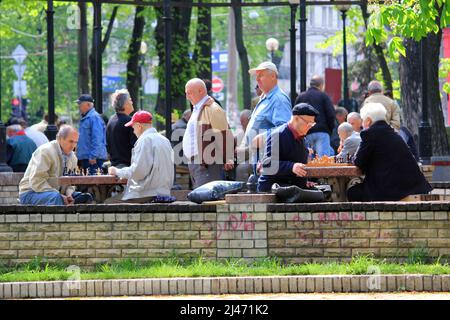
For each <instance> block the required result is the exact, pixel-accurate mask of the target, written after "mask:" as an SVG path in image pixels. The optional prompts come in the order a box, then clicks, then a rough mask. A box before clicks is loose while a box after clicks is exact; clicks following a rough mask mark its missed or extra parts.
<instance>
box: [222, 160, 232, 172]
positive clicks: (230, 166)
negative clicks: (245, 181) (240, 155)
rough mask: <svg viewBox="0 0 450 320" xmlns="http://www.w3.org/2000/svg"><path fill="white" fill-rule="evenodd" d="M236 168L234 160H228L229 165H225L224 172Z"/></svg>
mask: <svg viewBox="0 0 450 320" xmlns="http://www.w3.org/2000/svg"><path fill="white" fill-rule="evenodd" d="M233 168H234V161H233V160H228V161H227V163H225V164H224V165H223V170H225V171H230V170H232V169H233Z"/></svg>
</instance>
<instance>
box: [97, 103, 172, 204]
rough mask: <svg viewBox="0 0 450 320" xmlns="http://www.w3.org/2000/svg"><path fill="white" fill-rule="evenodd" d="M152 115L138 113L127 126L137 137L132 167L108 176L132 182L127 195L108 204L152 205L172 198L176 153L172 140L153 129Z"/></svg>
mask: <svg viewBox="0 0 450 320" xmlns="http://www.w3.org/2000/svg"><path fill="white" fill-rule="evenodd" d="M152 120H153V117H152V114H151V113H150V112H147V111H138V112H136V113H135V114H134V115H133V118H132V119H131V121H129V122H128V123H126V124H125V126H127V127H132V128H133V131H134V134H135V135H136V137H137V141H136V144H135V145H134V148H133V152H132V155H131V165H130V166H129V167H124V168H122V169H119V168H116V167H114V166H112V167H109V168H108V173H109V174H111V175H116V176H118V177H119V178H121V179H128V182H127V186H126V187H125V191H124V192H123V193H121V194H119V195H117V196H115V197H113V198H110V199H107V200H106V201H105V203H113V202H130V203H145V202H151V201H152V200H153V199H154V198H155V197H157V196H162V197H170V189H171V188H172V185H173V175H174V163H173V151H172V147H171V145H170V141H169V139H167V138H166V137H164V136H162V135H161V134H159V133H158V132H157V131H156V129H155V128H152Z"/></svg>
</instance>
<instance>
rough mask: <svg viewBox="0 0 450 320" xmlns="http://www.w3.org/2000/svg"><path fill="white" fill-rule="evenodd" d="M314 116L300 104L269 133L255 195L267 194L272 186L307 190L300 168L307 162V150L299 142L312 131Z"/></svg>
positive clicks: (303, 170) (313, 112)
mask: <svg viewBox="0 0 450 320" xmlns="http://www.w3.org/2000/svg"><path fill="white" fill-rule="evenodd" d="M318 114H319V113H318V112H317V110H316V109H315V108H313V107H312V106H311V105H309V104H307V103H300V104H298V105H295V107H294V108H293V109H292V116H291V119H290V120H289V122H288V123H287V124H284V125H282V126H280V127H279V128H277V129H276V130H273V131H272V133H271V135H270V137H269V139H268V141H267V145H266V150H265V153H264V158H263V160H262V175H261V176H260V177H259V180H258V191H259V192H268V191H270V190H271V188H272V185H273V184H274V183H278V184H279V185H281V186H291V185H294V186H297V187H299V188H306V187H307V181H306V178H305V176H306V171H305V169H304V167H305V164H306V163H307V161H308V149H307V148H306V146H305V143H304V141H303V140H304V137H305V136H306V134H307V133H308V131H309V130H310V129H311V128H313V127H314V125H315V117H317V116H318Z"/></svg>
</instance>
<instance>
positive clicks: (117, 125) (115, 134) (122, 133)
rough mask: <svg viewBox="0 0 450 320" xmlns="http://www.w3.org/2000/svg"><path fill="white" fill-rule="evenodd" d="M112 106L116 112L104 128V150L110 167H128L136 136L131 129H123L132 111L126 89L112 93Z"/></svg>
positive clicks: (131, 104)
mask: <svg viewBox="0 0 450 320" xmlns="http://www.w3.org/2000/svg"><path fill="white" fill-rule="evenodd" d="M112 106H113V107H114V109H115V110H116V114H115V115H113V116H112V117H111V119H109V122H108V125H107V126H106V149H107V150H108V154H109V157H110V159H111V165H112V166H115V167H117V168H123V167H129V166H130V164H131V149H133V146H134V144H135V143H136V135H135V134H134V133H133V129H132V128H130V127H125V124H126V123H127V122H129V121H130V120H131V117H130V114H131V113H132V112H133V111H134V109H133V101H132V100H131V97H130V94H129V93H128V91H127V90H126V89H123V90H118V91H116V92H115V93H114V95H113V97H112Z"/></svg>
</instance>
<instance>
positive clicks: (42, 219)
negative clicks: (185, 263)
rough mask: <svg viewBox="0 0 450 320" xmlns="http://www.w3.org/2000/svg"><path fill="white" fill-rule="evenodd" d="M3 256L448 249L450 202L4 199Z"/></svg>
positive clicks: (309, 254)
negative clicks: (23, 202)
mask: <svg viewBox="0 0 450 320" xmlns="http://www.w3.org/2000/svg"><path fill="white" fill-rule="evenodd" d="M0 212H2V214H0V263H3V264H8V265H11V264H15V263H22V262H26V261H29V260H32V259H33V258H34V257H41V258H45V259H46V260H47V261H49V262H56V261H66V262H69V263H71V264H77V265H82V266H92V265H95V264H96V263H102V262H107V261H111V260H112V259H115V260H119V259H126V258H131V259H140V260H149V259H156V258H162V257H169V256H172V255H174V254H175V255H176V256H179V257H195V256H198V255H202V256H204V257H205V258H210V259H220V258H227V257H236V258H240V257H242V258H257V257H267V256H277V257H281V258H284V259H285V260H286V261H289V262H299V263H300V262H306V261H324V260H330V259H331V260H348V259H350V258H351V257H352V256H354V255H356V254H367V253H373V254H374V255H375V256H378V257H387V258H394V257H400V258H406V257H407V256H408V253H409V252H410V251H411V250H414V249H416V248H419V247H421V246H423V247H425V248H427V249H428V251H429V255H430V256H432V257H437V256H442V258H443V259H444V260H448V257H449V256H450V202H434V203H432V202H428V203H425V202H424V203H368V204H360V203H324V204H309V205H308V204H301V205H288V204H272V205H270V204H267V205H266V204H230V205H218V206H217V207H216V206H213V205H188V204H178V205H177V204H170V205H156V204H154V205H109V206H107V205H84V206H74V207H37V206H35V207H31V206H30V207H28V206H18V205H9V206H0Z"/></svg>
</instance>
